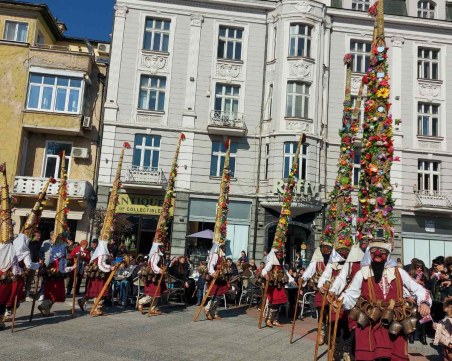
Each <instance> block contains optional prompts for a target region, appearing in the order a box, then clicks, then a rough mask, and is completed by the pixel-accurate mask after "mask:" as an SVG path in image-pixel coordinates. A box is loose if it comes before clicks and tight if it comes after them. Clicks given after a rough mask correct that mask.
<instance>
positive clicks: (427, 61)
mask: <svg viewBox="0 0 452 361" xmlns="http://www.w3.org/2000/svg"><path fill="white" fill-rule="evenodd" d="M438 71H439V50H436V49H428V48H419V49H418V51H417V77H418V78H419V79H431V80H438V79H439V75H438Z"/></svg>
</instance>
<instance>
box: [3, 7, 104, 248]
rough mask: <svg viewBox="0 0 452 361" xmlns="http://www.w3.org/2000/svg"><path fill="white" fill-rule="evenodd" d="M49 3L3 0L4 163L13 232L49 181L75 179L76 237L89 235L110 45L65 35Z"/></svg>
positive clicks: (48, 218) (71, 186) (49, 219)
mask: <svg viewBox="0 0 452 361" xmlns="http://www.w3.org/2000/svg"><path fill="white" fill-rule="evenodd" d="M65 30H66V28H65V25H64V24H63V23H59V22H57V21H56V19H55V18H54V17H53V15H52V13H51V12H50V10H49V9H48V7H47V6H46V5H33V4H29V3H23V2H17V1H16V2H10V1H0V37H1V40H0V55H1V57H0V64H1V65H0V66H1V67H2V72H3V76H2V81H3V84H2V87H1V89H0V94H1V95H0V96H1V107H0V111H1V118H2V121H1V122H0V139H1V141H0V161H2V162H3V161H6V163H7V170H8V176H9V179H8V180H9V183H10V185H11V188H12V194H13V195H14V206H15V212H14V217H13V219H14V221H15V222H16V225H15V231H16V232H18V231H19V229H20V227H21V226H22V225H23V223H24V221H25V219H26V216H27V215H28V213H29V212H30V210H31V208H32V206H33V204H34V201H35V199H36V196H37V194H38V193H39V192H40V190H41V188H42V186H43V184H44V183H45V181H46V180H47V179H48V178H49V177H54V178H59V176H60V175H59V171H60V168H61V160H60V156H59V154H60V153H61V151H63V150H64V151H65V154H66V156H65V162H66V167H67V174H68V178H69V183H68V195H69V200H70V203H69V208H70V212H69V214H68V218H69V221H68V224H69V227H70V229H71V232H72V234H73V236H74V238H75V239H76V240H81V239H83V238H87V236H88V234H89V233H90V227H91V224H90V212H91V209H93V207H94V205H95V189H94V184H96V177H97V172H96V169H97V161H98V158H99V151H98V150H100V148H99V146H98V145H99V139H100V136H101V133H100V130H101V129H100V125H101V118H102V108H103V102H104V99H103V98H104V95H103V94H104V85H105V83H106V82H105V80H106V72H107V64H108V62H109V46H110V45H109V44H101V43H98V42H96V41H88V40H83V39H76V38H71V37H67V36H65V35H64V32H65ZM57 190H58V184H52V185H51V187H50V189H49V192H48V194H49V200H48V202H47V205H46V206H45V208H44V211H43V218H42V220H41V225H40V227H41V231H42V233H43V237H48V235H49V232H50V230H51V229H53V225H54V218H55V208H56V194H57Z"/></svg>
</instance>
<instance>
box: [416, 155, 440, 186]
mask: <svg viewBox="0 0 452 361" xmlns="http://www.w3.org/2000/svg"><path fill="white" fill-rule="evenodd" d="M439 175H440V173H439V162H432V161H428V160H419V161H418V171H417V184H418V190H420V191H427V192H436V191H439Z"/></svg>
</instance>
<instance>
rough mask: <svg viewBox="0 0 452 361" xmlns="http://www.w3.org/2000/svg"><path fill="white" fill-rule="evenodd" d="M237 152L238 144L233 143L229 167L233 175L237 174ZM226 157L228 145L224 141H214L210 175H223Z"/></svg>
mask: <svg viewBox="0 0 452 361" xmlns="http://www.w3.org/2000/svg"><path fill="white" fill-rule="evenodd" d="M236 154H237V144H236V143H231V153H230V158H229V169H230V170H231V177H234V174H235V156H236ZM225 157H226V147H225V144H224V142H218V141H213V142H212V155H211V157H210V176H211V177H221V176H222V174H223V167H224V160H225Z"/></svg>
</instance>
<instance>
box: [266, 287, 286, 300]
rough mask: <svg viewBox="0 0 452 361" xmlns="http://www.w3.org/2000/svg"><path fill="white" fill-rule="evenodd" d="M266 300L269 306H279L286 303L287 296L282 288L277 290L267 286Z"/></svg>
mask: <svg viewBox="0 0 452 361" xmlns="http://www.w3.org/2000/svg"><path fill="white" fill-rule="evenodd" d="M267 299H268V302H269V303H270V304H271V305H281V304H283V303H287V302H288V300H287V295H286V290H285V289H284V287H281V288H278V287H274V286H268V290H267Z"/></svg>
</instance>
